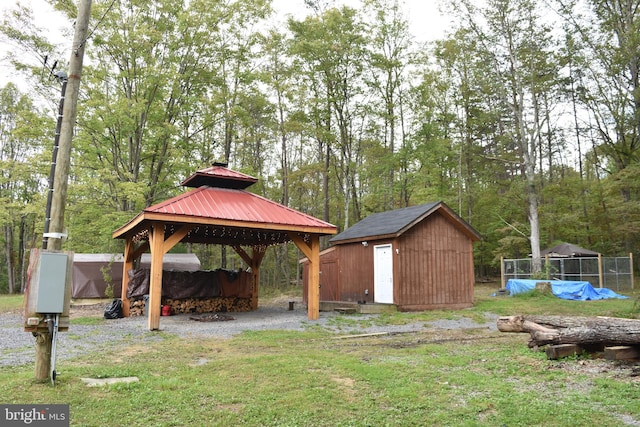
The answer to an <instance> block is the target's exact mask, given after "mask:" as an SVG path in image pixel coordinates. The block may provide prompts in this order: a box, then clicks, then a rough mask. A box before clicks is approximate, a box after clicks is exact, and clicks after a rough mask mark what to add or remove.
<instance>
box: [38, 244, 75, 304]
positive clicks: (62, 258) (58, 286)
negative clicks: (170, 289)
mask: <svg viewBox="0 0 640 427" xmlns="http://www.w3.org/2000/svg"><path fill="white" fill-rule="evenodd" d="M67 262H68V257H67V254H66V253H62V252H41V253H40V271H39V274H38V282H39V283H38V288H37V289H38V296H37V301H36V312H38V313H62V312H63V311H64V299H65V287H66V283H67Z"/></svg>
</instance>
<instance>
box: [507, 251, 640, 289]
mask: <svg viewBox="0 0 640 427" xmlns="http://www.w3.org/2000/svg"><path fill="white" fill-rule="evenodd" d="M501 271H502V287H503V288H504V287H505V286H506V284H507V281H508V280H509V279H532V278H533V275H532V274H531V258H522V259H505V258H503V259H502V267H501ZM542 271H543V272H544V274H545V275H546V280H568V281H577V282H589V283H591V285H592V286H594V287H599V288H608V289H611V290H614V291H625V290H631V289H633V279H634V278H633V255H632V254H629V256H628V257H603V256H599V257H582V258H543V259H542ZM536 278H540V276H539V275H537V277H536Z"/></svg>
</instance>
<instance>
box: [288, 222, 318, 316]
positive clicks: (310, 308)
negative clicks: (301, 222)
mask: <svg viewBox="0 0 640 427" xmlns="http://www.w3.org/2000/svg"><path fill="white" fill-rule="evenodd" d="M289 237H290V238H291V240H292V241H293V243H295V244H296V246H297V247H298V248H299V249H300V250H301V251H302V253H303V254H304V255H305V256H306V257H307V259H308V260H309V271H308V272H307V274H308V276H309V277H308V280H307V283H308V287H307V316H308V318H309V320H318V318H319V317H320V236H319V235H317V234H312V235H310V237H309V243H307V242H306V241H305V240H304V239H303V238H302V237H300V236H299V235H298V234H295V233H289Z"/></svg>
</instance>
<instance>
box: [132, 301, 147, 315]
mask: <svg viewBox="0 0 640 427" xmlns="http://www.w3.org/2000/svg"><path fill="white" fill-rule="evenodd" d="M144 314H145V311H144V300H141V299H139V300H135V301H131V302H130V303H129V316H142V315H144Z"/></svg>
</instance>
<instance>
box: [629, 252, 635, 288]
mask: <svg viewBox="0 0 640 427" xmlns="http://www.w3.org/2000/svg"><path fill="white" fill-rule="evenodd" d="M629 271H630V272H631V289H633V288H634V284H633V282H634V281H635V277H634V273H633V252H629Z"/></svg>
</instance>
